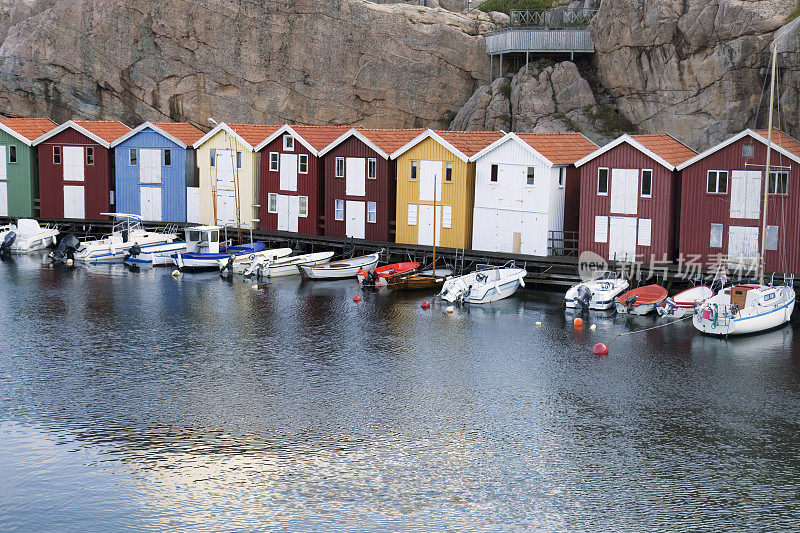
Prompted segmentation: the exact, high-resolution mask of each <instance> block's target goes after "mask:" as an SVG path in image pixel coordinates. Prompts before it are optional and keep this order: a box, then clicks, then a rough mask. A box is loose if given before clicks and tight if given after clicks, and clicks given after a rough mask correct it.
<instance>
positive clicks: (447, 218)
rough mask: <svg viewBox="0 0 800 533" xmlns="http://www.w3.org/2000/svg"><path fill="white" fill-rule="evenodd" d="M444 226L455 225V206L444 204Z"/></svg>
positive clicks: (450, 226)
mask: <svg viewBox="0 0 800 533" xmlns="http://www.w3.org/2000/svg"><path fill="white" fill-rule="evenodd" d="M442 227H443V228H452V227H453V206H451V205H445V206H442Z"/></svg>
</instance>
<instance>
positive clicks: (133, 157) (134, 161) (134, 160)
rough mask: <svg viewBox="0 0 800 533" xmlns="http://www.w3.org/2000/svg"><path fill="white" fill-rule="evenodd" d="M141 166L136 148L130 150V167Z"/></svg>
mask: <svg viewBox="0 0 800 533" xmlns="http://www.w3.org/2000/svg"><path fill="white" fill-rule="evenodd" d="M138 165H139V152H138V150H136V148H129V149H128V166H129V167H135V166H138Z"/></svg>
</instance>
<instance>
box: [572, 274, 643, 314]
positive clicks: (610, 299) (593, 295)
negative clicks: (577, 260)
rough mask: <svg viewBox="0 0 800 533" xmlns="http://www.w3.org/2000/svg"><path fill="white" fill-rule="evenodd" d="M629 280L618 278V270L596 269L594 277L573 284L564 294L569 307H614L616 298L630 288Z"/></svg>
mask: <svg viewBox="0 0 800 533" xmlns="http://www.w3.org/2000/svg"><path fill="white" fill-rule="evenodd" d="M628 287H629V285H628V282H627V280H624V279H622V278H618V277H617V274H616V272H609V271H604V270H603V271H596V272H594V273H593V274H592V279H591V280H589V281H583V282H581V283H578V284H577V285H573V286H572V287H570V288H569V290H568V291H567V294H566V295H564V300H565V301H566V303H567V307H572V308H576V307H580V308H585V309H593V310H601V311H602V310H606V309H613V308H614V300H616V299H617V297H618V296H619V295H620V294H622V293H624V292H625V291H627V290H628Z"/></svg>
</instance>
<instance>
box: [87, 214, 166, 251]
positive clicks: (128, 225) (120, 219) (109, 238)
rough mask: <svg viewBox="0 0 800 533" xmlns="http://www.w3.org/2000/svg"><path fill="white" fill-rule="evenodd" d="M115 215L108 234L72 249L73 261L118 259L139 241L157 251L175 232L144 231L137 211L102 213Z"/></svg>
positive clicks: (140, 245) (142, 249)
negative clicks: (76, 249) (130, 212)
mask: <svg viewBox="0 0 800 533" xmlns="http://www.w3.org/2000/svg"><path fill="white" fill-rule="evenodd" d="M102 214H103V215H109V216H112V217H114V224H113V226H112V229H111V234H110V235H106V236H104V237H103V238H101V239H93V240H84V241H81V246H80V248H79V249H78V251H77V252H75V261H83V262H87V263H115V262H121V261H123V260H124V259H125V256H126V255H127V254H128V250H129V249H130V248H131V246H133V245H138V246H139V248H140V249H141V251H142V252H150V251H157V250H159V248H160V247H161V246H163V245H165V244H168V243H171V242H173V241H174V240H175V239H176V237H177V235H176V234H174V233H167V232H157V231H147V230H146V229H144V228H143V227H142V218H141V217H140V216H139V215H130V214H126V213H102Z"/></svg>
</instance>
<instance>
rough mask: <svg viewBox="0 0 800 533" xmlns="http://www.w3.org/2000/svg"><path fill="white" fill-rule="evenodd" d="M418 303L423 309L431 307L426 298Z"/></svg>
mask: <svg viewBox="0 0 800 533" xmlns="http://www.w3.org/2000/svg"><path fill="white" fill-rule="evenodd" d="M419 305H420V307H422V308H423V309H430V308H431V303H430V302H429V301H428V300H424V301H423V302H422V303H421V304H419Z"/></svg>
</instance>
